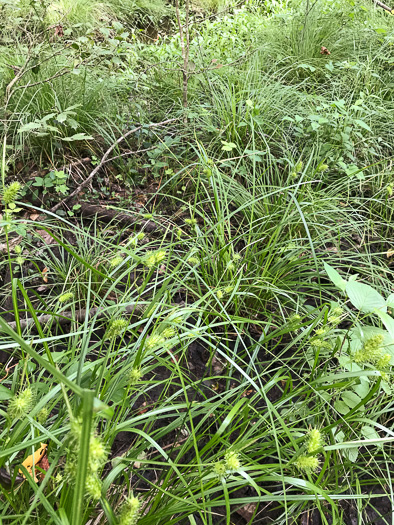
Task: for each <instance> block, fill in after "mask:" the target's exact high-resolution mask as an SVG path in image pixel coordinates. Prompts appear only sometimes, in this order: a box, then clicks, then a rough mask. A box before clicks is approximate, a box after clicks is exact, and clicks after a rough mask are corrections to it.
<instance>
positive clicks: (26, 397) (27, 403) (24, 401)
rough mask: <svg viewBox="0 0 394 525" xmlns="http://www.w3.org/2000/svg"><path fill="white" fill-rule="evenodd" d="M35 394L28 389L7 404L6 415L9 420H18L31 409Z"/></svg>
mask: <svg viewBox="0 0 394 525" xmlns="http://www.w3.org/2000/svg"><path fill="white" fill-rule="evenodd" d="M35 398H36V396H35V393H34V392H33V390H32V389H31V388H30V387H28V388H25V389H24V390H22V391H21V392H19V394H17V395H16V396H14V397H13V398H12V399H11V400H10V402H9V403H8V411H7V412H8V415H9V417H10V419H12V420H13V419H20V418H22V417H23V416H26V414H28V413H29V412H31V410H32V409H33V406H34V403H35Z"/></svg>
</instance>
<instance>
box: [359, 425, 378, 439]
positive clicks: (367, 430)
mask: <svg viewBox="0 0 394 525" xmlns="http://www.w3.org/2000/svg"><path fill="white" fill-rule="evenodd" d="M361 434H362V435H363V436H364V437H365V439H380V436H379V434H378V433H377V432H376V430H375V429H374V428H373V427H370V426H369V425H364V426H363V427H361Z"/></svg>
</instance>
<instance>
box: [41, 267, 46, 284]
mask: <svg viewBox="0 0 394 525" xmlns="http://www.w3.org/2000/svg"><path fill="white" fill-rule="evenodd" d="M41 275H42V280H43V281H44V283H47V282H48V268H44V269H43V270H42V272H41Z"/></svg>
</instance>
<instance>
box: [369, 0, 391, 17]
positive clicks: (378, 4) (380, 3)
mask: <svg viewBox="0 0 394 525" xmlns="http://www.w3.org/2000/svg"><path fill="white" fill-rule="evenodd" d="M372 2H373V3H374V4H376V5H377V6H378V7H381V8H382V9H384V10H385V11H388V12H389V13H391V14H392V15H394V9H392V8H391V7H389V6H388V5H386V4H384V3H383V2H380V1H379V0H372Z"/></svg>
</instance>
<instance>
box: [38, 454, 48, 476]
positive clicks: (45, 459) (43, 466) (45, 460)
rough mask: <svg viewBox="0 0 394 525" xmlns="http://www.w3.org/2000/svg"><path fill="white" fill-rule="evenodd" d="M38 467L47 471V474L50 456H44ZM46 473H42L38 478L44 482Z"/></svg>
mask: <svg viewBox="0 0 394 525" xmlns="http://www.w3.org/2000/svg"><path fill="white" fill-rule="evenodd" d="M38 466H39V467H40V469H42V470H45V472H48V470H49V466H50V465H49V461H48V456H47V455H46V454H44V456H43V457H42V459H41V461H40V463H39V464H38ZM45 472H40V474H39V476H38V477H39V480H40V481H42V480H43V479H44V478H45Z"/></svg>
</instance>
